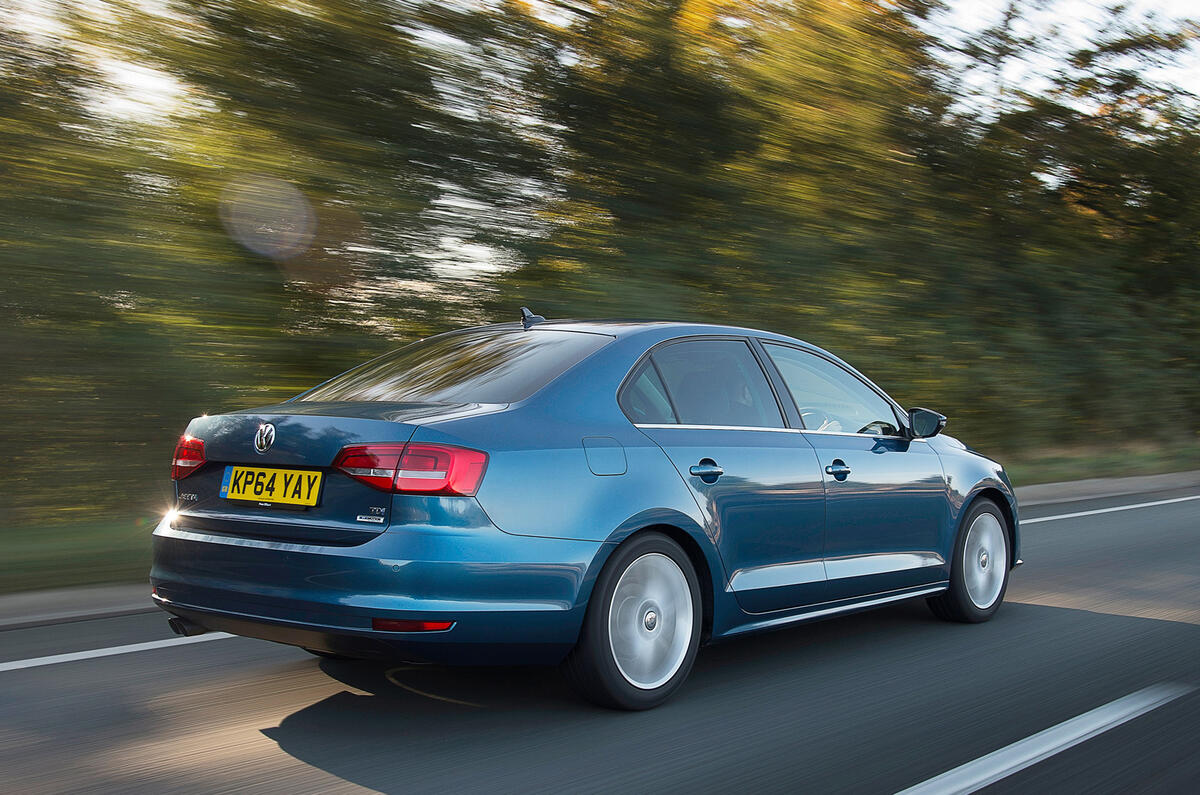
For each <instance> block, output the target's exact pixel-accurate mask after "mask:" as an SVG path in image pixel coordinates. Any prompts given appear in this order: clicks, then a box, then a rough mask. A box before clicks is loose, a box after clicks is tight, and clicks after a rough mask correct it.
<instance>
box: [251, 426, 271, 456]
mask: <svg viewBox="0 0 1200 795" xmlns="http://www.w3.org/2000/svg"><path fill="white" fill-rule="evenodd" d="M273 444H275V426H274V425H272V424H271V423H269V422H264V423H263V424H262V425H259V426H258V431H257V432H256V433H255V434H254V449H255V450H257V451H258V452H260V453H265V452H267V451H268V450H270V449H271V445H273Z"/></svg>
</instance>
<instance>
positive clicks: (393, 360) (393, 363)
mask: <svg viewBox="0 0 1200 795" xmlns="http://www.w3.org/2000/svg"><path fill="white" fill-rule="evenodd" d="M611 341H612V337H608V336H605V335H602V334H586V333H582V332H575V331H557V330H551V329H533V330H530V331H523V330H522V329H520V328H517V329H513V328H512V327H491V328H482V329H470V330H468V331H455V332H451V333H449V334H439V335H438V336H436V337H429V338H427V339H423V340H420V341H419V342H414V343H412V344H411V345H406V346H405V347H403V348H400V349H398V350H395V351H392V352H391V353H387V354H384V355H383V356H380V357H379V358H378V359H374V360H372V361H370V362H367V363H366V364H363V365H360V366H359V367H356V368H354V369H353V370H350V371H348V372H345V373H342V374H341V375H339V376H337V377H336V378H334V379H332V380H331V381H327V382H325V383H324V384H321V385H320V386H318V387H317V388H315V389H313V390H312V391H310V392H308V393H306V394H305V395H303V396H302V397H301V398H299V399H300V400H303V401H314V402H315V401H343V400H345V401H388V402H397V403H409V402H411V403H514V402H516V401H518V400H524V399H525V398H527V397H529V396H530V395H532V394H533V393H534V392H536V391H538V390H539V389H541V388H542V387H544V386H545V385H546V384H548V383H550V382H551V381H552V380H554V378H556V377H557V376H559V375H561V374H562V373H563V372H564V371H566V369H567V368H569V367H571V366H572V365H573V364H575V363H577V362H579V361H581V360H582V359H584V358H585V357H587V356H589V355H591V354H592V353H595V352H596V351H597V350H599V349H600V348H601V347H603V346H604V345H605V343H608V342H611Z"/></svg>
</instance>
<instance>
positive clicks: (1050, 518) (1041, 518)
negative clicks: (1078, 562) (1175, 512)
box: [1021, 494, 1200, 525]
mask: <svg viewBox="0 0 1200 795" xmlns="http://www.w3.org/2000/svg"><path fill="white" fill-rule="evenodd" d="M1188 500H1200V494H1195V495H1193V496H1191V497H1176V498H1174V499H1171V500H1155V501H1154V502H1139V503H1136V504H1134V505H1117V506H1114V507H1112V508H1097V509H1096V510H1094V511H1077V512H1075V513H1060V514H1058V515H1057V516H1039V517H1037V518H1036V519H1022V520H1021V524H1022V525H1027V524H1037V523H1038V522H1053V521H1054V520H1055V519H1074V518H1075V517H1077V516H1095V515H1096V514H1098V513H1112V512H1113V511H1132V510H1133V509H1134V508H1150V507H1153V506H1155V505H1170V504H1171V503H1174V502H1187V501H1188Z"/></svg>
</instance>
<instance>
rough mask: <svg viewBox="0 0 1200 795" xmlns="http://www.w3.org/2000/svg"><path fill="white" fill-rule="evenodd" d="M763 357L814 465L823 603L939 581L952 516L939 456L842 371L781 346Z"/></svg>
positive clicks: (890, 408)
mask: <svg viewBox="0 0 1200 795" xmlns="http://www.w3.org/2000/svg"><path fill="white" fill-rule="evenodd" d="M764 348H765V350H766V351H767V353H768V355H769V356H770V358H771V361H772V362H774V364H775V366H776V368H777V369H778V372H779V374H780V376H781V377H782V379H783V381H784V383H785V384H786V385H787V388H788V391H789V392H791V394H792V397H793V399H794V400H795V401H796V407H797V409H798V410H799V413H800V417H801V419H802V420H803V421H804V425H805V428H806V430H805V431H804V436H805V437H806V438H807V439H808V441H809V442H810V443H811V444H812V446H813V448H814V449H815V450H816V455H817V458H818V460H819V461H820V466H821V472H822V476H823V478H824V481H825V496H826V501H825V548H824V549H825V553H824V560H825V574H826V576H827V577H828V579H829V582H828V590H827V596H828V598H829V599H831V600H832V599H846V598H851V597H856V596H863V595H866V594H875V593H883V592H886V591H893V590H897V589H901V588H908V587H913V586H919V585H926V584H929V583H932V582H938V581H940V580H944V579H946V578H947V576H948V564H947V562H946V560H945V559H944V558H943V557H942V554H941V553H940V551H939V547H940V544H939V539H941V538H942V537H944V536H943V535H942V533H941V530H942V528H943V527H944V526H945V525H946V523H947V522H948V521H949V518H950V508H949V503H948V500H947V490H946V481H945V476H944V474H943V472H942V465H941V461H940V459H939V458H938V456H937V453H935V452H934V451H933V450H932V449H931V448H930V446H929V444H928V443H927V442H925V440H923V439H909V438H908V437H907V435H906V434H904V433H903V432H902V429H901V427H900V421H899V419H898V417H897V414H896V411H895V408H894V406H893V405H892V403H891V402H890V401H889V400H888V399H887V398H885V397H884V396H883V395H881V394H880V393H879V392H877V391H876V390H875V389H874V388H873V387H872V386H870V385H868V384H867V383H866V382H864V381H862V380H861V379H859V378H858V377H857V376H856V375H854V374H853V373H851V372H850V371H848V370H846V369H845V368H843V367H841V366H840V365H839V364H837V363H835V362H833V361H831V360H829V359H826V358H824V357H821V356H818V355H816V354H814V353H811V352H809V351H805V350H802V349H800V348H795V347H791V346H787V345H780V344H773V343H767V344H765V345H764Z"/></svg>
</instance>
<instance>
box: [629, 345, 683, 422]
mask: <svg viewBox="0 0 1200 795" xmlns="http://www.w3.org/2000/svg"><path fill="white" fill-rule="evenodd" d="M621 408H622V409H624V410H625V416H627V417H629V419H631V420H633V421H634V422H638V423H644V424H651V425H653V424H658V425H661V424H663V423H676V422H678V420H677V419H675V410H674V409H673V408H671V399H670V398H668V397H667V389H666V387H664V386H663V382H662V379H661V378H659V377H658V371H657V370H656V369H655V368H654V364H653V363H652V362H651V361H650V360H649V359H647V360H646V361H645V362H643V363H642V366H641V367H639V368H638V369H637V372H635V373H634V374H633V378H630V379H629V384H628V385H627V386H626V387H625V390H624V391H623V392H622V393H621Z"/></svg>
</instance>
